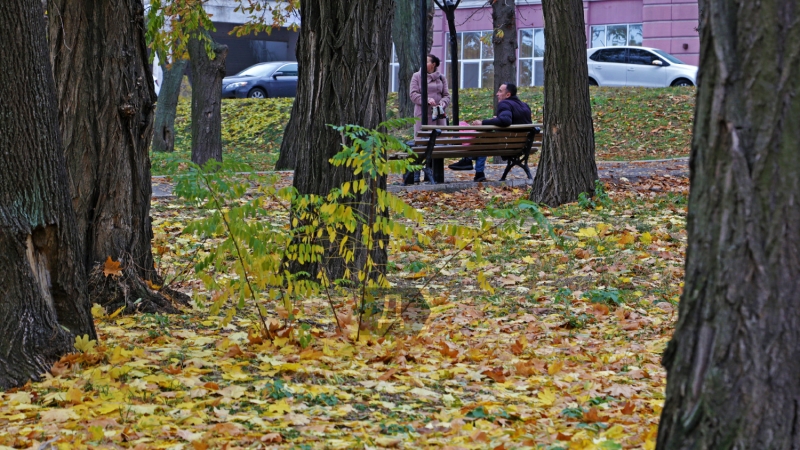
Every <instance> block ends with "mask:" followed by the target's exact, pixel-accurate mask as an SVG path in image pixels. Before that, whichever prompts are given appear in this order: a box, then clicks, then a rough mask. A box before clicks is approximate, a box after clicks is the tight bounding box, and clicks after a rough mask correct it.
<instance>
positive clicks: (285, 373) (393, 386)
mask: <svg viewBox="0 0 800 450" xmlns="http://www.w3.org/2000/svg"><path fill="white" fill-rule="evenodd" d="M687 184H688V181H687V180H686V179H682V178H670V177H666V178H657V179H650V180H647V181H643V182H640V183H637V184H627V183H626V184H619V185H609V184H607V185H606V189H607V190H608V193H609V197H608V198H606V197H603V196H601V197H600V198H598V199H596V200H595V201H594V204H590V203H589V202H581V204H572V205H567V206H564V207H561V208H556V209H551V210H548V211H547V214H548V218H549V220H550V221H551V223H552V224H553V226H554V227H555V231H556V233H557V234H558V235H559V236H560V237H561V239H562V242H563V244H562V245H561V246H556V245H555V244H554V241H553V239H551V238H550V237H549V236H548V235H547V234H546V233H541V234H530V233H528V232H520V233H519V235H518V236H516V237H515V238H514V239H505V240H501V239H493V237H492V236H488V237H487V239H486V242H485V243H484V245H483V251H484V253H485V256H486V259H487V262H486V263H485V266H484V267H481V268H480V269H481V270H483V271H484V272H487V273H489V274H490V283H491V285H492V287H493V289H494V292H493V293H491V292H487V291H485V290H483V289H481V288H480V287H479V285H478V283H477V280H476V279H475V276H474V273H475V271H474V270H475V268H474V267H471V264H470V262H471V261H472V259H471V256H473V255H471V250H470V249H468V250H467V251H463V252H460V253H457V252H455V251H454V250H453V246H452V245H448V243H447V242H443V240H442V239H440V240H437V239H432V242H433V244H431V246H429V247H425V246H420V245H417V244H415V243H411V242H406V243H400V242H397V243H393V245H392V247H391V252H390V269H391V276H390V279H391V280H392V281H393V282H394V283H397V284H398V285H407V286H417V287H420V286H422V285H423V284H424V283H425V282H426V281H427V280H428V277H430V275H431V274H432V273H434V272H435V271H436V270H438V269H439V268H442V262H444V261H450V263H449V264H448V265H447V266H444V267H443V269H442V271H441V274H440V275H439V276H438V277H437V278H435V279H434V280H433V281H432V282H430V283H429V284H428V285H427V287H426V289H425V291H424V292H425V296H426V300H427V302H428V304H429V305H431V308H432V309H431V314H430V316H429V317H428V319H427V321H426V322H424V323H420V324H418V327H417V329H418V331H417V332H416V333H415V334H414V335H412V336H410V337H405V338H404V337H401V336H397V335H391V334H390V335H389V336H388V337H387V338H385V339H379V338H377V337H372V338H370V339H362V340H361V341H356V340H355V339H353V337H354V328H355V326H356V324H355V321H353V320H352V318H351V317H349V316H346V315H342V316H341V318H340V320H341V321H342V325H343V326H344V327H345V331H344V332H343V333H339V332H338V331H337V329H336V327H335V325H334V319H333V317H332V316H331V314H330V311H329V309H328V308H327V306H326V305H327V301H326V300H324V299H317V298H309V299H307V300H306V301H305V302H304V303H303V304H300V305H296V308H297V309H296V311H294V314H295V315H296V316H297V318H298V322H295V323H294V326H296V327H298V328H299V329H301V330H302V332H303V334H302V336H303V337H302V338H301V339H299V340H298V341H296V342H290V341H289V340H287V339H280V338H279V339H276V340H275V341H274V342H269V341H264V340H263V339H262V338H261V337H259V336H258V335H257V334H256V333H254V332H253V330H254V326H255V324H256V320H257V319H256V318H255V316H254V315H253V311H252V308H244V309H242V310H240V311H239V312H238V313H237V314H236V316H235V317H234V319H233V321H232V322H231V323H230V324H229V325H228V326H221V322H222V315H223V314H224V312H223V313H221V314H220V316H212V315H210V314H209V312H208V311H207V309H205V308H204V307H203V306H197V307H196V308H195V309H193V310H188V311H186V312H185V314H184V315H180V316H160V315H140V316H133V317H122V316H116V317H112V316H109V315H107V314H105V313H104V312H103V311H102V310H101V309H100V308H99V307H98V308H95V309H94V312H95V313H96V324H97V330H98V334H99V336H100V340H99V342H97V343H95V342H91V341H89V342H87V341H85V340H81V341H80V342H78V347H79V348H80V349H81V350H82V353H79V354H74V355H68V356H66V357H64V358H63V359H62V360H61V361H60V362H59V363H57V364H56V365H55V366H54V367H53V369H52V371H51V373H50V374H47V375H46V380H44V381H42V382H37V383H32V384H29V385H27V386H25V387H23V388H21V389H16V390H11V391H7V392H3V393H0V446H2V447H0V448H7V447H12V448H45V447H41V445H42V444H43V443H46V442H48V443H50V444H51V445H52V446H53V447H55V448H63V449H67V448H69V449H72V448H139V449H149V448H189V449H205V448H262V447H269V446H280V447H290V448H379V447H395V448H419V447H425V446H430V447H449V448H491V449H503V448H509V449H510V448H545V449H556V448H564V449H566V448H570V449H590V448H603V449H615V448H646V449H652V448H654V437H655V432H656V426H657V421H658V415H659V413H660V411H661V407H662V404H663V395H664V383H665V373H664V370H663V369H662V367H661V366H660V357H661V353H662V351H663V350H664V347H665V345H666V342H667V340H668V339H669V336H670V334H671V331H672V324H673V322H674V320H675V319H676V306H677V302H678V298H679V295H680V292H681V280H682V278H683V259H684V249H685V228H684V225H685V205H686V199H687V189H688V188H687ZM525 194H526V193H525V192H523V191H519V190H510V189H509V190H505V189H504V190H498V189H495V190H493V189H488V188H487V189H473V190H470V191H464V192H461V193H456V194H445V193H436V192H422V193H414V194H406V195H405V199H406V201H408V202H410V203H411V204H412V205H413V206H414V207H415V208H418V209H419V210H421V211H423V212H424V214H425V216H426V220H427V223H428V224H429V228H426V229H427V230H428V232H429V233H430V234H431V235H432V236H433V237H436V231H435V226H436V225H437V224H441V223H451V222H458V223H469V222H471V221H474V220H475V217H476V211H478V210H481V209H483V208H484V207H485V206H486V205H487V203H489V202H490V201H494V202H498V201H500V202H504V201H505V202H510V201H513V200H514V199H516V198H519V197H521V196H524V195H525ZM172 202H173V203H170V201H168V200H162V201H158V202H154V205H153V206H154V229H155V233H156V242H155V248H156V254H157V257H158V259H159V262H160V264H161V265H162V268H163V269H164V270H165V271H166V273H167V275H168V277H170V278H171V279H172V280H173V281H174V282H175V284H176V285H177V286H178V287H180V288H182V289H184V290H187V291H192V292H193V293H194V294H195V296H196V297H197V298H203V297H204V296H205V294H206V293H204V292H203V291H202V287H201V284H200V283H199V282H198V281H197V280H196V277H195V276H194V275H193V274H192V273H191V271H190V270H188V268H189V262H190V261H191V258H192V257H193V256H195V255H197V254H198V253H202V252H203V249H204V248H207V247H208V246H209V245H213V242H202V241H198V240H197V239H196V238H194V237H193V236H186V235H183V234H181V230H182V229H183V227H184V226H185V225H186V223H187V222H188V221H189V220H191V219H192V218H193V217H194V216H195V215H196V214H198V212H197V211H194V210H192V209H191V208H188V207H187V206H186V205H183V204H179V203H174V200H173V201H172ZM270 220H276V221H281V220H285V217H281V216H280V215H277V214H276V216H275V217H274V218H270ZM220 275H221V276H225V274H224V273H222V274H220ZM201 303H203V302H201ZM205 303H207V302H205ZM277 312H278V314H279V315H278V316H276V317H275V319H271V320H275V321H282V319H281V317H282V316H285V315H286V311H283V312H281V311H280V310H278V311H277ZM47 448H50V447H47Z"/></svg>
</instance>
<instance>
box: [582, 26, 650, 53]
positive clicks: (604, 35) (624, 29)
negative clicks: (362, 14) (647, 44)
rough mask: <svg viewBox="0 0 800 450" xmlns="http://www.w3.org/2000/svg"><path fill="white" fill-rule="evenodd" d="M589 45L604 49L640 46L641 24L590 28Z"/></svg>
mask: <svg viewBox="0 0 800 450" xmlns="http://www.w3.org/2000/svg"><path fill="white" fill-rule="evenodd" d="M591 35H592V40H591V45H592V48H594V47H605V46H607V45H608V46H613V45H642V24H640V23H631V24H622V25H595V26H592V31H591Z"/></svg>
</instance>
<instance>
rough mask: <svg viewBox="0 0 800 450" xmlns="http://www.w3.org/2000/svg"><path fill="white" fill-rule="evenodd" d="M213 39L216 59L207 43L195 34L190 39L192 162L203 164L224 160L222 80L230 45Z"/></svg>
mask: <svg viewBox="0 0 800 450" xmlns="http://www.w3.org/2000/svg"><path fill="white" fill-rule="evenodd" d="M197 33H203V34H204V35H205V36H206V37H207V38H208V39H209V40H211V49H212V50H213V52H214V59H210V58H209V57H208V52H207V51H206V43H205V42H204V41H203V40H200V39H198V38H197V35H196V34H195V35H193V36H192V37H191V38H190V39H189V45H188V47H189V60H190V61H191V64H192V162H193V163H195V164H197V165H199V166H202V165H204V164H205V163H206V162H208V161H209V160H211V159H214V160H217V161H219V162H222V79H223V78H224V77H225V58H226V57H227V56H228V46H227V45H221V44H218V43H216V42H214V41H213V39H212V38H211V35H209V34H208V32H206V31H205V30H203V31H199V32H197Z"/></svg>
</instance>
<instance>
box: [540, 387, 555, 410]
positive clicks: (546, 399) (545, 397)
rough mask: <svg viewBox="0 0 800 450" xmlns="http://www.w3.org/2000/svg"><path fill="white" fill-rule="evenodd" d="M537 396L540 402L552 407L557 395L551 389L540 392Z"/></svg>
mask: <svg viewBox="0 0 800 450" xmlns="http://www.w3.org/2000/svg"><path fill="white" fill-rule="evenodd" d="M536 396H537V397H538V398H539V402H541V403H542V405H544V406H551V405H552V404H554V403H555V402H556V394H555V392H553V391H551V390H550V389H544V390H542V391H539V393H538V394H536Z"/></svg>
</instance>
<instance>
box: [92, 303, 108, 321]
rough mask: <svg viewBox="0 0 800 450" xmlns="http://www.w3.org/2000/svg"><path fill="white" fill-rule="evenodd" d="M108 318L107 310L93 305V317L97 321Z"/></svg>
mask: <svg viewBox="0 0 800 450" xmlns="http://www.w3.org/2000/svg"><path fill="white" fill-rule="evenodd" d="M105 316H106V309H105V308H103V307H102V306H100V305H98V304H97V303H95V304H94V305H92V317H94V318H95V319H102V318H103V317H105Z"/></svg>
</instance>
